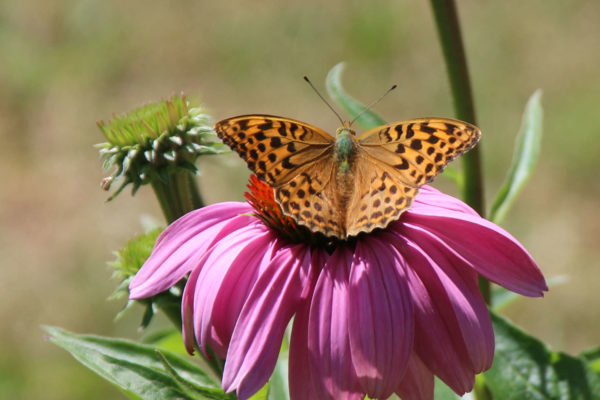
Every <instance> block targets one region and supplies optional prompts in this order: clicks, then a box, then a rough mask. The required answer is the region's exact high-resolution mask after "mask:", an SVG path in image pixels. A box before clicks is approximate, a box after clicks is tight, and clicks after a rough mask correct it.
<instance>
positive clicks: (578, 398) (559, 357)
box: [484, 313, 600, 400]
mask: <svg viewBox="0 0 600 400" xmlns="http://www.w3.org/2000/svg"><path fill="white" fill-rule="evenodd" d="M492 323H493V324H494V332H495V334H496V354H495V357H494V363H493V365H492V368H491V369H490V370H489V371H487V372H486V373H485V374H484V375H485V382H486V384H487V386H488V388H489V390H490V391H491V393H492V395H493V396H494V398H495V399H503V400H523V399H525V400H538V399H540V400H546V399H568V400H591V399H600V376H598V374H596V373H595V372H594V371H593V370H592V369H591V368H590V367H589V366H588V365H587V363H586V361H585V360H584V359H583V358H579V357H573V356H570V355H567V354H565V353H562V352H553V351H550V350H549V349H548V347H547V346H546V345H545V344H544V343H542V342H541V341H539V340H538V339H536V338H534V337H532V336H529V335H528V334H526V333H525V332H523V331H522V330H520V329H519V328H517V327H516V326H514V325H512V324H511V323H510V322H508V321H507V320H505V319H503V318H501V317H499V316H498V315H496V314H494V313H492Z"/></svg>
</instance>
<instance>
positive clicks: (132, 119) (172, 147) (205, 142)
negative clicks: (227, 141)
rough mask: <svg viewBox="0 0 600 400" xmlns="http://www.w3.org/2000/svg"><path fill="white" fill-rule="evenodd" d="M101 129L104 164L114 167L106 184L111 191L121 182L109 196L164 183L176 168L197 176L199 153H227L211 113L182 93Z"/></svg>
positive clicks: (106, 187) (104, 180)
mask: <svg viewBox="0 0 600 400" xmlns="http://www.w3.org/2000/svg"><path fill="white" fill-rule="evenodd" d="M98 127H99V128H100V130H101V131H102V133H103V134H104V137H106V139H107V140H108V141H107V142H105V143H101V144H98V147H99V148H100V155H101V157H102V158H103V159H104V168H105V169H106V170H111V169H112V170H113V172H112V173H111V174H110V175H109V176H108V177H106V178H104V179H103V181H102V187H103V188H104V189H105V190H109V189H110V187H111V185H112V183H113V182H114V181H120V186H119V188H118V189H117V191H116V192H115V193H114V194H113V195H112V196H111V197H110V198H109V200H112V199H113V198H114V197H116V196H117V195H118V194H119V193H120V192H121V191H122V190H123V189H124V188H125V187H126V186H127V185H129V184H132V185H133V193H134V194H135V192H136V191H137V189H139V187H140V186H141V185H144V184H147V183H153V184H154V181H158V180H160V181H162V182H163V183H165V182H167V180H168V179H169V177H170V176H173V174H174V173H176V172H178V171H188V172H191V173H192V174H196V173H197V172H198V169H197V168H196V166H195V162H196V159H197V158H198V157H199V156H201V155H205V154H219V153H223V152H225V150H224V147H223V145H222V143H221V142H220V141H218V139H217V138H216V135H215V133H214V131H213V129H212V124H211V123H210V118H209V117H208V115H207V114H206V113H205V112H204V110H203V109H202V108H200V107H192V106H191V105H190V102H189V101H188V100H187V99H186V98H185V96H184V95H183V94H180V95H174V96H172V97H171V98H169V99H168V100H164V101H160V102H158V103H153V104H148V105H146V106H143V107H140V108H138V109H136V110H133V111H131V112H129V113H126V114H121V115H115V116H114V117H113V119H112V120H110V121H109V122H107V123H105V122H104V121H100V122H98Z"/></svg>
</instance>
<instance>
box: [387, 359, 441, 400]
mask: <svg viewBox="0 0 600 400" xmlns="http://www.w3.org/2000/svg"><path fill="white" fill-rule="evenodd" d="M433 388H434V381H433V374H432V373H431V371H430V370H429V368H427V366H426V365H425V364H424V363H423V361H421V359H420V358H419V356H418V355H416V354H415V353H412V355H411V357H410V359H409V362H408V368H407V369H406V373H405V374H404V377H403V378H402V382H401V383H400V385H399V387H398V389H397V390H396V393H397V394H398V396H400V397H401V398H402V400H433Z"/></svg>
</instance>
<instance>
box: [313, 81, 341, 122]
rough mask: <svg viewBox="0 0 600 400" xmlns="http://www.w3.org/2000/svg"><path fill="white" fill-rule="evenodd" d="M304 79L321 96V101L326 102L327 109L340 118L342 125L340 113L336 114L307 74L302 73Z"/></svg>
mask: <svg viewBox="0 0 600 400" xmlns="http://www.w3.org/2000/svg"><path fill="white" fill-rule="evenodd" d="M304 80H305V81H306V82H308V84H309V85H310V87H311V88H313V90H314V91H315V93H316V94H317V96H319V97H320V98H321V100H323V102H324V103H325V104H327V107H329V109H330V110H331V111H333V113H334V114H335V116H336V117H337V118H338V119H339V120H340V122H341V123H342V125H344V120H343V119H342V117H340V114H338V113H337V111H335V109H334V108H333V107H332V106H331V104H329V103H328V102H327V100H325V98H324V97H323V96H321V93H319V91H318V90H317V88H316V87H315V85H313V84H312V82H311V81H310V80H309V79H308V76H306V75H304Z"/></svg>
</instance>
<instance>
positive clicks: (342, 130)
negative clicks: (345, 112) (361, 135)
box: [335, 121, 356, 137]
mask: <svg viewBox="0 0 600 400" xmlns="http://www.w3.org/2000/svg"><path fill="white" fill-rule="evenodd" d="M351 126H352V122H349V121H344V122H343V125H342V126H340V127H339V128H337V130H336V131H335V133H336V136H338V137H339V136H343V135H348V134H352V135H354V136H356V132H355V131H354V130H353V129H352V128H351Z"/></svg>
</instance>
